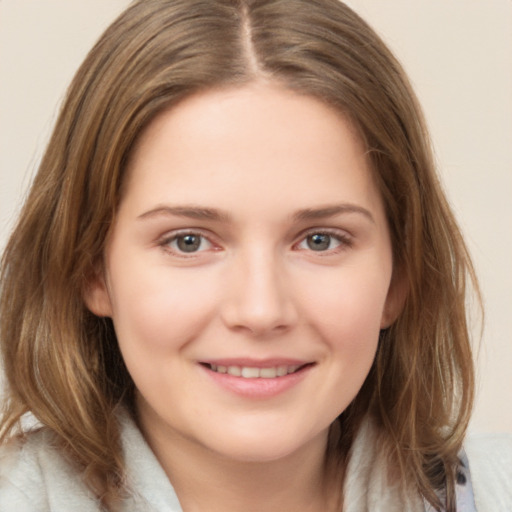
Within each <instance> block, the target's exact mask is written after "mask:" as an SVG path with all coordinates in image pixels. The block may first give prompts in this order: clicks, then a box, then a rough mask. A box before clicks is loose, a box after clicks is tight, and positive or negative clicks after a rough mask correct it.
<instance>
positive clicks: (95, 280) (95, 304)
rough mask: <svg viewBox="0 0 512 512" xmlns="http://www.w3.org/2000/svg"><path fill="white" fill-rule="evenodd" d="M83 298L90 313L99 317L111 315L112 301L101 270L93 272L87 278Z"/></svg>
mask: <svg viewBox="0 0 512 512" xmlns="http://www.w3.org/2000/svg"><path fill="white" fill-rule="evenodd" d="M83 299H84V302H85V305H86V306H87V309H88V310H89V311H90V312H91V313H94V314H95V315H96V316H100V317H112V303H111V301H110V296H109V293H108V287H107V283H106V279H105V275H104V272H103V271H98V272H95V273H94V275H93V276H91V278H90V279H88V280H87V283H86V286H85V289H84V292H83Z"/></svg>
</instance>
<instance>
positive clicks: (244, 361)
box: [199, 357, 314, 368]
mask: <svg viewBox="0 0 512 512" xmlns="http://www.w3.org/2000/svg"><path fill="white" fill-rule="evenodd" d="M313 362H314V361H308V360H304V359H292V358H282V357H273V358H269V359H254V358H247V357H242V358H222V359H203V360H200V361H199V363H201V364H208V365H216V366H241V367H248V368H273V367H276V366H304V365H306V364H312V363H313Z"/></svg>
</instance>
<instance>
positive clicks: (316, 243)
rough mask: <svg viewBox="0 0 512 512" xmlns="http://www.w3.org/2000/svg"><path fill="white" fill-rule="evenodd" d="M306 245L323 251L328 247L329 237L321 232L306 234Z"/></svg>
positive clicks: (314, 249)
mask: <svg viewBox="0 0 512 512" xmlns="http://www.w3.org/2000/svg"><path fill="white" fill-rule="evenodd" d="M307 243H308V247H309V248H310V249H311V250H313V251H325V250H326V249H329V245H330V243H331V237H330V236H329V235H324V234H322V233H315V234H314V235H310V236H308V242H307Z"/></svg>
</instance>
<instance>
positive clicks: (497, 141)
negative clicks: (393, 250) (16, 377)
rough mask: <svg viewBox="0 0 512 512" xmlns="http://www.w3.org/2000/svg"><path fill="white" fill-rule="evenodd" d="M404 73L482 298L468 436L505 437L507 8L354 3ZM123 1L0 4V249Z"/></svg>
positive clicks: (508, 384) (510, 165) (509, 319)
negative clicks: (68, 97)
mask: <svg viewBox="0 0 512 512" xmlns="http://www.w3.org/2000/svg"><path fill="white" fill-rule="evenodd" d="M348 3H349V4H350V5H351V6H352V7H353V8H354V9H355V10H356V11H358V12H359V13H360V14H361V15H362V16H363V17H364V18H366V19H367V20H368V21H369V22H370V23H371V24H372V25H373V26H374V27H375V28H376V29H377V30H378V31H379V32H380V33H381V35H383V37H384V39H385V40H386V41H387V42H388V43H389V44H390V46H391V47H392V48H393V49H394V50H395V52H396V53H397V55H398V57H399V58H400V59H401V60H402V62H403V64H404V65H405V68H406V69H407V71H408V72H409V74H410V76H411V78H412V81H413V83H414V85H415V87H416V90H417V92H418V95H419V97H420V100H421V101H422V103H423V106H424V108H425V111H426V115H427V120H428V122H429V125H430V127H431V130H432V135H433V139H434V144H435V148H436V153H437V157H438V161H439V167H440V169H441V175H442V179H443V181H444V183H445V185H446V187H447V190H448V196H449V198H450V200H451V202H452V204H453V207H454V209H455V211H456V213H457V216H458V218H459V221H460V223H461V225H462V228H463V230H464V232H465V234H466V237H467V240H468V243H469V246H470V249H471V252H472V254H473V257H474V260H475V263H476V267H477V271H478V274H479V276H480V278H481V282H482V288H483V292H484V297H485V302H486V324H485V331H484V337H483V343H482V348H481V350H480V354H479V360H478V368H479V386H478V387H479V391H478V401H477V407H476V411H475V415H474V419H473V424H472V429H473V430H475V431H482V430H484V431H508V432H512V403H511V402H512V400H511V398H512V58H511V57H512V1H511V0H351V1H350V2H348ZM127 4H128V1H127V0H0V247H2V246H3V245H4V244H5V240H6V237H7V234H8V232H9V229H10V227H11V226H12V222H13V220H14V218H15V216H16V212H17V211H18V208H19V204H20V201H21V199H22V197H23V195H24V193H25V191H26V189H27V186H28V184H29V183H30V179H31V176H32V175H33V172H34V169H35V168H36V166H37V162H38V160H39V158H40V155H41V152H42V151H43V148H44V145H45V142H46V140H47V137H48V134H49V130H50V128H51V126H52V123H53V122H54V120H55V115H56V111H57V107H58V105H59V102H60V101H61V98H62V96H63V93H64V90H65V88H66V86H67V84H68V82H69V81H70V79H71V77H72V75H73V73H74V71H75V70H76V68H77V66H78V65H79V63H80V62H81V60H82V59H83V57H84V55H85V52H86V51H87V50H88V49H89V48H90V47H91V45H92V44H93V42H94V41H95V39H96V38H97V37H98V36H99V34H100V33H101V31H102V30H103V29H104V28H105V27H106V26H107V24H108V23H109V22H110V21H111V20H112V19H113V18H114V16H115V15H116V14H117V13H118V12H119V11H120V10H121V9H122V8H123V7H124V6H126V5H127Z"/></svg>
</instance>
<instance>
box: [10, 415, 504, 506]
mask: <svg viewBox="0 0 512 512" xmlns="http://www.w3.org/2000/svg"><path fill="white" fill-rule="evenodd" d="M122 441H123V448H124V451H125V457H126V467H127V474H128V481H129V482H130V488H131V489H132V490H133V492H132V497H131V498H130V500H129V501H127V502H126V504H125V507H124V510H126V512H181V510H182V509H181V506H180V504H179V501H178V498H177V496H176V493H175V492H174V490H173V488H172V486H171V484H170V482H169V480H168V478H167V476H166V474H165V473H164V471H163V469H162V468H161V466H160V465H159V463H158V462H157V460H156V458H155V456H154V455H153V453H152V452H151V450H150V448H149V447H148V445H147V444H146V442H145V441H144V439H143V437H142V435H141V433H140V431H139V430H138V429H137V427H136V426H135V425H134V423H133V422H132V421H131V420H129V419H128V418H123V420H122ZM376 445H377V443H376V440H375V436H373V433H372V428H371V426H370V425H366V426H365V427H364V428H363V429H362V430H361V432H360V434H359V435H358V438H357V439H356V441H355V443H354V447H353V453H352V457H351V460H350V463H349V467H348V468H347V478H346V482H345V490H344V500H345V511H344V512H391V511H392V512H395V511H397V512H398V511H400V512H401V511H404V510H406V511H408V512H416V511H420V512H423V511H425V510H429V509H428V507H427V506H425V504H424V503H423V501H422V500H421V499H419V498H417V497H414V496H413V497H411V498H410V499H409V502H408V504H406V505H405V504H404V502H403V496H402V495H401V493H399V492H398V491H397V490H396V489H393V488H392V487H390V486H389V485H388V484H387V482H386V479H385V477H384V475H385V474H386V471H385V469H384V468H383V467H382V464H381V462H380V461H379V454H378V449H377V448H378V447H377V446H376ZM465 448H466V452H467V455H468V458H469V465H470V469H471V479H472V481H473V489H474V496H475V502H476V506H477V510H478V512H512V435H503V436H499V435H494V436H480V437H477V438H473V439H470V440H468V442H467V443H466V445H465ZM468 482H469V480H468ZM466 489H469V491H470V489H471V488H470V486H468V487H466ZM458 491H460V489H458ZM458 499H459V501H458V503H459V510H460V511H461V512H472V511H473V510H474V505H473V503H472V501H473V499H472V494H471V492H469V493H468V492H464V490H463V492H461V493H460V495H459V496H458ZM99 510H100V508H99V506H98V504H97V502H96V500H95V499H94V498H93V496H91V493H90V492H89V491H88V490H87V488H86V487H85V486H84V485H83V483H82V482H81V480H80V477H79V475H78V474H76V473H75V472H74V471H73V470H72V469H71V468H70V466H69V465H68V463H67V462H66V461H65V460H64V458H63V457H62V456H61V455H60V454H59V452H58V451H57V450H56V449H55V448H54V447H53V446H52V442H51V436H50V435H49V434H48V433H47V432H45V431H44V430H41V431H38V432H36V433H33V434H30V435H29V437H28V440H27V441H26V442H25V443H24V444H23V445H21V444H10V445H8V446H6V447H3V448H2V449H1V450H0V511H1V512H71V511H80V512H99Z"/></svg>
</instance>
